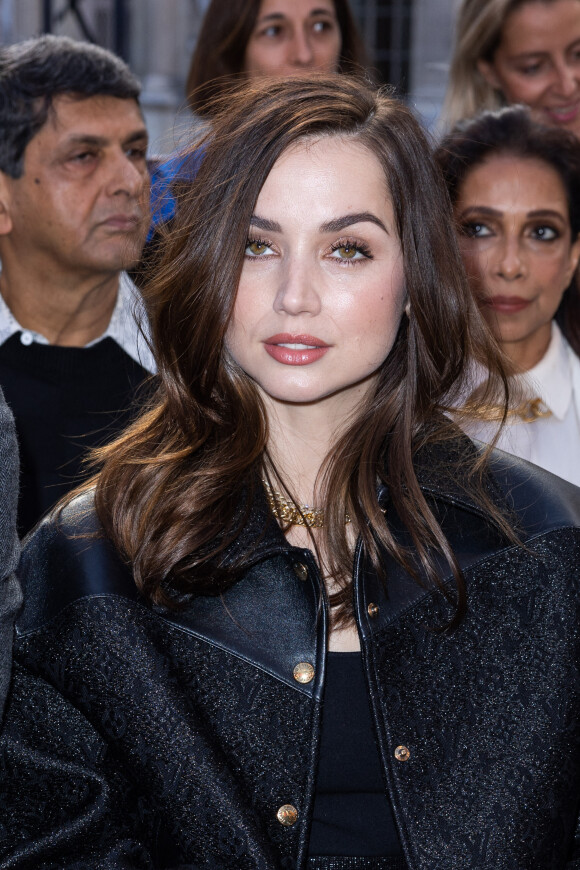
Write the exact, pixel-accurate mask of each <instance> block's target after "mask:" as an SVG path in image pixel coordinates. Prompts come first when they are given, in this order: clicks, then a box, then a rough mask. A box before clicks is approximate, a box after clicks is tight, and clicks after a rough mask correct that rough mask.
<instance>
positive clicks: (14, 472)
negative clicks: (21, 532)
mask: <svg viewBox="0 0 580 870" xmlns="http://www.w3.org/2000/svg"><path fill="white" fill-rule="evenodd" d="M18 470H19V469H18V445H17V442H16V430H15V426H14V418H13V416H12V412H11V411H10V409H9V408H8V405H7V404H6V402H5V401H4V395H3V393H2V390H0V720H1V718H2V711H3V709H4V701H5V698H6V692H7V691H8V684H9V682H10V668H11V664H12V627H13V624H14V617H15V615H16V613H17V611H18V608H19V607H20V604H21V601H22V596H21V592H20V584H19V583H18V580H17V579H16V577H15V576H14V571H15V569H16V565H17V563H18V557H19V555H20V544H19V541H18V535H17V533H16V511H17V506H18V483H19V479H18Z"/></svg>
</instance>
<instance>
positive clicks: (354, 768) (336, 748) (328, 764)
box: [309, 652, 403, 857]
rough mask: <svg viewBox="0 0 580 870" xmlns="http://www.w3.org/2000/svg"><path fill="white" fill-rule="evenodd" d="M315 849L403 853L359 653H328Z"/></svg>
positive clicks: (336, 852)
mask: <svg viewBox="0 0 580 870" xmlns="http://www.w3.org/2000/svg"><path fill="white" fill-rule="evenodd" d="M309 853H310V855H343V856H345V857H346V856H355V855H358V856H371V855H372V856H377V855H380V856H384V857H386V856H398V857H399V856H400V857H402V855H403V852H402V849H401V845H400V843H399V837H398V835H397V830H396V828H395V822H394V819H393V814H392V812H391V806H390V802H389V800H388V798H387V794H386V785H385V781H384V779H383V776H382V773H381V763H380V760H379V755H378V751H377V746H376V742H375V735H374V731H373V724H372V720H371V712H370V706H369V697H368V689H367V685H366V680H365V677H364V672H363V666H362V659H361V654H360V653H358V652H354V653H338V652H330V653H328V658H327V665H326V684H325V688H324V707H323V714H322V731H321V736H320V757H319V761H318V772H317V778H316V791H315V797H314V814H313V818H312V829H311V832H310V845H309Z"/></svg>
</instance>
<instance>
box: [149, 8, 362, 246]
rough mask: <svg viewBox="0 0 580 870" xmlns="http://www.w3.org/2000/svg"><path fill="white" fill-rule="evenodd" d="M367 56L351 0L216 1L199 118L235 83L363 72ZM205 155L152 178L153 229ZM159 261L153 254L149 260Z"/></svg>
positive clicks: (202, 64)
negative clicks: (178, 184)
mask: <svg viewBox="0 0 580 870" xmlns="http://www.w3.org/2000/svg"><path fill="white" fill-rule="evenodd" d="M367 65H368V61H367V57H366V52H365V49H364V45H363V42H362V39H361V37H360V34H359V31H358V27H357V25H356V22H355V20H354V17H353V15H352V12H351V10H350V7H349V4H348V0H211V2H210V4H209V7H208V9H207V11H206V13H205V16H204V19H203V24H202V27H201V30H200V33H199V36H198V39H197V45H196V48H195V51H194V53H193V57H192V60H191V66H190V69H189V74H188V77H187V84H186V94H187V99H188V103H189V106H190V108H191V110H192V112H194V114H196V115H198V116H202V117H208V118H211V113H212V109H211V106H212V103H213V101H214V100H215V99H216V98H219V96H220V95H221V94H222V93H223V92H224V91H226V90H227V89H228V87H229V85H231V80H232V78H233V79H234V80H235V79H237V80H240V79H243V78H256V77H260V76H265V75H272V76H297V75H303V76H311V75H313V74H316V73H356V74H362V73H363V72H365V71H366V68H367ZM199 162H200V155H199V154H195V155H189V156H187V155H183V154H179V153H178V154H177V155H174V156H172V157H170V158H169V159H167V160H164V161H163V162H162V163H161V164H160V165H159V166H156V167H154V168H153V170H152V173H151V213H152V225H151V229H150V232H149V238H148V241H151V239H152V238H153V234H154V231H155V228H156V227H157V226H158V225H160V224H162V223H164V222H166V221H168V220H170V219H171V218H172V217H173V216H174V215H175V198H174V196H173V192H172V186H173V184H174V183H175V182H179V181H184V182H186V183H187V182H188V181H191V179H192V178H193V177H194V176H195V173H196V172H197V169H198V166H199ZM151 256H152V253H151V252H150V251H148V252H147V259H149V258H150V257H151Z"/></svg>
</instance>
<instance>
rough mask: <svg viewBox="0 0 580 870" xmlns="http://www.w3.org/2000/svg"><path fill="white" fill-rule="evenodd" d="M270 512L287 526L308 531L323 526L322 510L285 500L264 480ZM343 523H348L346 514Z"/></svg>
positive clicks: (348, 519)
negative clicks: (299, 527)
mask: <svg viewBox="0 0 580 870" xmlns="http://www.w3.org/2000/svg"><path fill="white" fill-rule="evenodd" d="M262 483H263V484H264V489H265V491H266V498H267V499H268V504H269V506H270V510H271V511H272V513H273V514H274V516H275V517H276V519H277V520H279V521H280V522H281V523H284V524H285V525H289V526H307V527H308V528H309V529H321V528H322V526H323V525H324V510H323V509H322V508H315V507H311V506H310V505H308V504H296V503H295V502H293V501H292V500H291V499H289V498H286V496H285V495H283V494H282V493H281V492H280V491H279V490H278V489H274V488H273V487H272V486H270V484H269V483H268V482H267V481H266V480H262ZM344 521H345V523H350V517H349V515H348V514H345V515H344Z"/></svg>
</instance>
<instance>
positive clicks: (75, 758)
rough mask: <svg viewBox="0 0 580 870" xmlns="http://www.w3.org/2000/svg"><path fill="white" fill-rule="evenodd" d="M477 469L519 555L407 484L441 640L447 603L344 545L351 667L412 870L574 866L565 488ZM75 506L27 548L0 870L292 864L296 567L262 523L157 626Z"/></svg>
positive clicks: (299, 792) (303, 818)
mask: <svg viewBox="0 0 580 870" xmlns="http://www.w3.org/2000/svg"><path fill="white" fill-rule="evenodd" d="M493 474H494V477H495V484H494V485H495V486H496V487H497V488H498V490H500V489H501V490H503V491H504V493H507V497H508V500H511V502H512V504H513V506H514V507H515V509H516V511H517V514H518V517H519V521H520V531H521V536H522V538H523V539H524V541H525V547H517V546H514V545H512V544H508V543H506V542H505V540H502V539H501V538H500V536H499V534H498V533H497V532H495V531H494V530H492V529H491V528H490V526H489V525H488V523H487V522H486V521H485V518H484V516H483V514H482V512H481V510H480V509H479V508H478V507H477V506H476V505H475V504H473V503H472V502H471V500H470V499H469V497H468V496H467V495H466V494H465V492H463V491H462V489H461V488H460V487H459V486H458V485H457V484H456V482H454V481H453V479H452V478H451V477H450V476H448V475H446V474H441V473H439V472H433V470H432V469H431V468H430V467H425V468H423V469H422V470H421V471H420V479H421V483H422V486H423V489H424V491H425V493H426V494H427V496H428V498H429V500H430V502H431V504H432V505H433V507H434V509H435V510H436V511H437V514H438V517H439V519H440V521H441V523H442V524H443V527H444V530H445V531H446V533H447V535H448V536H449V540H450V541H451V544H452V545H453V547H454V550H455V553H456V555H457V557H458V559H459V561H460V564H461V565H462V567H463V570H464V573H465V578H466V583H467V590H468V605H467V612H466V615H465V617H464V619H463V621H462V623H461V625H460V626H459V628H457V629H456V630H454V631H439V630H437V628H438V626H441V624H442V622H443V621H444V620H445V619H446V618H447V617H448V615H449V610H448V605H446V604H445V603H444V601H443V599H442V596H441V595H439V594H436V593H435V592H433V590H431V589H424V588H421V587H420V586H418V585H417V584H415V583H414V582H412V581H411V580H410V579H409V577H408V576H406V575H405V574H404V572H403V571H402V570H401V569H400V568H399V567H398V566H397V565H396V564H394V563H390V564H389V565H388V568H389V572H388V595H387V594H385V591H384V590H383V588H382V587H381V585H380V584H379V583H378V582H377V580H376V579H375V578H374V577H373V575H372V573H371V572H370V571H369V570H368V568H367V566H366V565H365V557H364V553H363V552H361V549H360V547H358V548H357V551H356V556H355V564H354V590H355V600H356V619H357V623H358V627H359V633H360V637H361V644H362V655H363V660H364V666H365V670H366V675H367V680H368V687H369V692H370V697H371V699H372V708H373V715H374V723H375V727H376V733H377V739H378V745H379V751H380V757H381V761H382V766H383V772H384V778H385V787H386V789H387V790H388V794H389V798H390V801H391V803H392V806H393V812H394V816H395V819H396V823H397V827H398V830H399V834H400V838H401V842H402V845H403V848H404V852H405V855H406V859H407V862H408V866H409V868H411V870H459V868H461V870H466V868H493V870H524V868H530V870H531V868H533V870H548V868H551V870H556V868H564V867H566V868H568V870H571V868H580V840H579V841H576V840H575V826H576V817H577V814H578V803H579V797H580V740H579V737H580V716H579V712H580V710H579V689H580V679H579V659H580V654H579V628H580V618H579V616H580V615H579V613H578V611H579V605H580V595H579V580H580V560H579V551H580V547H579V545H580V530H579V525H580V491H578V490H577V489H576V488H575V487H573V486H571V485H569V484H566V483H564V482H563V481H560V480H559V479H558V478H555V477H552V476H551V475H549V474H547V473H544V472H541V471H539V470H537V469H535V468H534V467H533V466H529V465H527V464H525V463H521V462H519V461H518V460H514V459H513V458H511V457H510V458H506V457H505V456H503V455H502V456H498V457H497V458H496V459H495V460H494V466H493ZM381 498H383V499H384V498H385V494H384V493H383V494H381ZM85 502H86V499H85ZM81 507H83V508H84V509H85V510H86V508H87V504H84V505H82V504H81V505H79V503H78V502H77V503H75V504H73V506H72V507H70V508H69V509H67V510H66V511H65V514H64V516H63V518H62V519H61V522H60V525H59V524H58V523H56V522H55V521H54V520H49V521H47V522H45V523H44V525H42V526H41V527H40V528H39V530H38V531H37V532H36V534H35V535H34V536H33V537H32V539H31V540H29V542H28V545H27V547H26V550H25V555H24V560H23V564H22V572H21V573H22V579H23V580H24V581H25V584H26V605H25V609H24V612H23V614H22V616H21V618H20V621H19V625H18V636H17V644H16V664H15V676H14V682H13V689H12V698H11V703H10V707H9V710H8V716H7V722H6V725H5V729H4V733H3V739H2V749H1V755H0V867H2V868H8V867H18V868H34V870H38V868H48V867H50V868H71V867H76V868H81V867H82V868H88V867H90V868H113V867H114V868H186V867H187V868H221V870H225V868H236V870H244V868H248V870H249V868H263V870H266V868H267V870H274V868H294V867H297V868H302V867H304V866H305V861H306V854H307V845H308V836H309V816H310V813H311V807H312V801H313V787H314V782H315V771H316V758H317V744H318V739H319V725H320V714H321V703H322V698H323V693H324V670H325V648H326V631H327V620H326V611H325V606H324V604H323V606H322V607H320V604H321V593H320V590H319V576H318V571H317V567H316V564H315V562H314V560H313V558H312V556H311V554H310V552H309V551H304V550H298V549H295V548H292V547H289V546H288V545H287V543H286V542H285V540H284V538H283V537H282V536H281V534H280V532H279V531H278V529H277V527H276V525H275V523H274V522H273V521H270V522H268V521H267V520H266V521H265V516H266V514H265V508H264V509H263V510H264V514H262V513H261V511H262V508H256V511H255V514H254V516H253V520H252V522H251V523H250V524H249V525H248V527H247V528H246V530H245V535H247V537H248V541H253V542H257V543H255V548H254V551H253V556H252V559H251V561H250V562H249V563H248V565H247V572H246V574H245V576H244V577H243V579H242V580H241V581H240V582H239V583H237V584H236V585H235V586H234V587H233V588H232V589H231V590H230V591H229V592H227V593H226V594H225V595H224V596H223V597H222V598H220V597H214V598H210V597H203V598H198V599H196V600H194V601H193V602H192V603H191V604H190V605H189V606H188V607H187V608H186V609H185V610H183V611H181V612H178V613H168V612H165V611H161V610H160V609H156V608H155V607H151V606H150V605H149V604H147V603H145V602H144V601H143V600H141V599H140V597H139V595H138V594H137V592H136V589H135V586H134V584H133V581H132V578H131V574H130V572H129V571H128V570H127V568H126V567H125V566H124V565H123V564H122V562H121V561H120V559H119V558H118V556H117V555H116V554H115V552H114V551H113V550H112V548H111V547H110V545H109V544H108V543H107V542H106V541H105V540H103V539H94V538H91V537H90V536H89V537H86V536H83V534H82V533H83V532H86V531H87V530H90V529H92V528H94V526H95V522H96V521H95V518H94V515H93V514H92V513H91V511H90V504H89V505H88V508H89V509H88V513H87V512H85V513H84V514H83V513H82V512H81V510H80V508H81ZM387 515H388V512H387ZM264 522H266V532H265V533H264ZM71 533H74V535H75V536H71ZM401 534H403V532H402V531H401ZM246 543H247V542H241V545H242V546H245V544H246ZM445 570H447V569H445ZM447 573H449V572H448V571H447ZM449 582H451V579H449ZM281 808H284V809H281Z"/></svg>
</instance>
